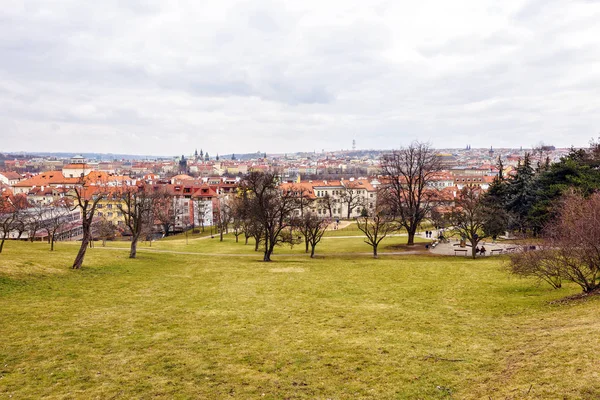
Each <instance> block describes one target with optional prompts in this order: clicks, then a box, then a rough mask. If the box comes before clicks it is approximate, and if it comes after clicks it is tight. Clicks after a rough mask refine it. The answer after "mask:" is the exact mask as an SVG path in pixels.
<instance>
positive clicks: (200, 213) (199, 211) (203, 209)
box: [195, 198, 210, 232]
mask: <svg viewBox="0 0 600 400" xmlns="http://www.w3.org/2000/svg"><path fill="white" fill-rule="evenodd" d="M195 203H196V216H197V218H198V224H199V225H200V230H201V232H204V220H205V219H206V217H207V216H208V213H209V211H210V210H209V206H208V202H207V201H206V200H204V199H201V198H200V199H196V200H195Z"/></svg>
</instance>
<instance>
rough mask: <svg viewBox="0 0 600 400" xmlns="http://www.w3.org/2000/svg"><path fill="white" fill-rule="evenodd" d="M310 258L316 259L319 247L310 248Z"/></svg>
mask: <svg viewBox="0 0 600 400" xmlns="http://www.w3.org/2000/svg"><path fill="white" fill-rule="evenodd" d="M310 247H311V249H310V258H315V247H317V246H310Z"/></svg>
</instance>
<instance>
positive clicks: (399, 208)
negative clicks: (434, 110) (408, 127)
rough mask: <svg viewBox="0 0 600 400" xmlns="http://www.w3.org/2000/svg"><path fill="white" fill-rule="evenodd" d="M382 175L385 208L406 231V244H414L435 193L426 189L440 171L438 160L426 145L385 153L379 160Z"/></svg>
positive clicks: (412, 145)
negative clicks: (387, 206) (385, 186)
mask: <svg viewBox="0 0 600 400" xmlns="http://www.w3.org/2000/svg"><path fill="white" fill-rule="evenodd" d="M381 167H382V171H381V172H382V175H383V176H384V179H385V181H386V184H387V189H388V192H389V194H390V196H387V197H386V198H388V199H389V201H390V204H389V209H390V211H391V212H392V213H393V214H394V215H395V216H396V218H397V219H398V222H399V224H400V225H401V226H403V227H404V228H406V230H407V232H408V242H407V244H408V245H414V239H415V234H416V232H417V229H418V228H419V225H420V224H421V221H423V219H424V218H425V217H426V216H427V215H428V214H429V210H430V209H431V206H432V204H433V199H434V198H435V190H434V189H432V188H431V187H428V184H429V183H430V181H431V179H432V178H433V177H434V175H435V174H436V173H437V172H438V171H439V170H440V169H441V166H440V160H439V157H437V155H436V153H435V151H434V149H433V148H432V147H431V146H430V145H429V144H427V143H420V142H413V143H411V144H410V146H408V147H406V148H403V149H400V150H396V151H393V152H392V153H390V154H386V155H384V156H383V157H382V159H381Z"/></svg>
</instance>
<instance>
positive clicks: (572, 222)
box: [509, 193, 600, 293]
mask: <svg viewBox="0 0 600 400" xmlns="http://www.w3.org/2000/svg"><path fill="white" fill-rule="evenodd" d="M540 247H541V250H539V253H538V254H536V255H535V256H533V255H529V254H522V253H521V254H515V255H513V256H511V260H510V264H509V268H510V269H511V271H512V272H513V273H515V274H517V275H522V276H534V277H537V278H538V279H543V280H545V281H546V282H549V283H550V284H551V285H552V286H554V287H560V282H561V280H566V281H571V282H574V283H576V284H577V285H579V286H580V287H581V288H582V290H583V292H585V293H590V292H593V291H595V290H598V288H600V193H594V194H592V195H591V196H590V197H589V198H587V199H586V198H583V197H582V196H581V195H578V194H573V193H571V194H568V195H567V196H565V198H564V200H563V202H562V204H561V205H560V209H559V210H558V212H557V219H556V220H555V221H552V222H551V223H549V224H548V226H547V227H546V229H545V231H544V239H543V241H542V243H541V245H540ZM537 252H538V250H536V253H537Z"/></svg>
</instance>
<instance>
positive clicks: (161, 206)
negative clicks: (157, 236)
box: [152, 189, 179, 236]
mask: <svg viewBox="0 0 600 400" xmlns="http://www.w3.org/2000/svg"><path fill="white" fill-rule="evenodd" d="M154 196H155V198H154V202H153V209H152V215H153V216H154V218H155V219H156V220H157V221H158V223H159V224H160V226H161V227H162V230H163V232H164V234H165V236H169V234H170V233H171V231H172V230H173V228H174V226H175V223H176V221H177V217H178V215H179V211H178V210H177V208H176V207H175V201H174V198H173V196H171V194H170V193H169V192H168V191H167V190H165V189H162V190H159V191H157V192H155V193H154Z"/></svg>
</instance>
